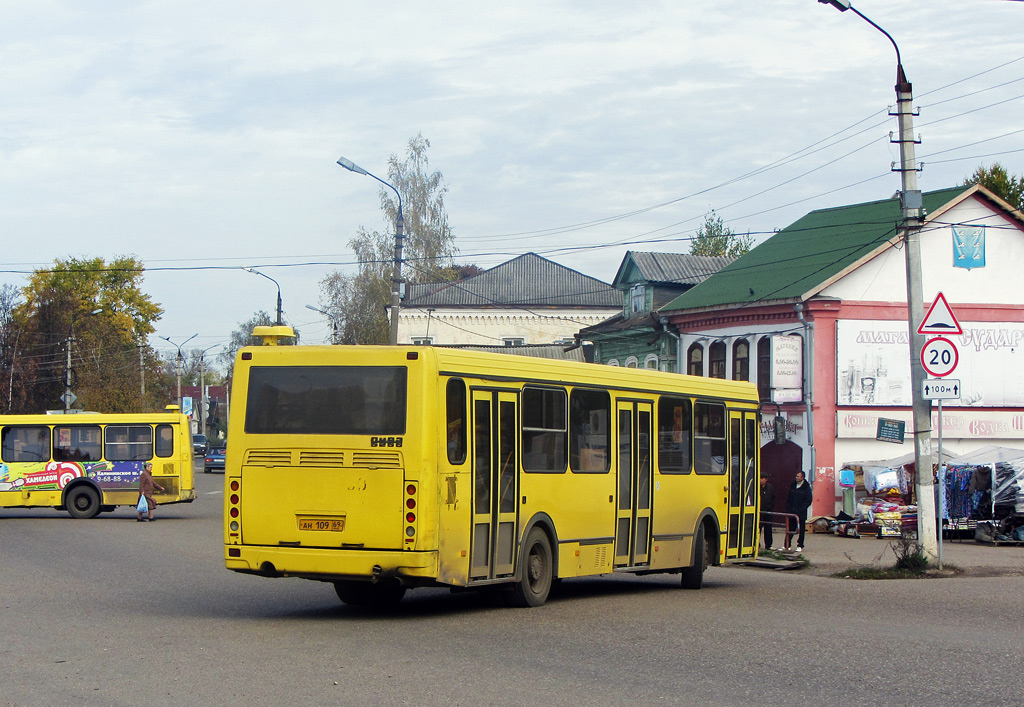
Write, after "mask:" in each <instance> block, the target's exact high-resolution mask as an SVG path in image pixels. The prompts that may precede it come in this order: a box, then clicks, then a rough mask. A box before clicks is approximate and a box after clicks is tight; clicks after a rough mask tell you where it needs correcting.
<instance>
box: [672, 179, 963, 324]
mask: <svg viewBox="0 0 1024 707" xmlns="http://www.w3.org/2000/svg"><path fill="white" fill-rule="evenodd" d="M970 188H971V187H954V188H951V189H942V190H939V191H933V192H928V193H926V194H923V195H922V196H923V199H924V207H925V212H926V213H930V212H933V211H937V210H938V209H939V208H940V207H942V206H943V205H945V204H947V203H949V202H950V201H951V200H953V199H954V198H955V197H957V196H958V195H960V194H962V193H963V192H965V191H967V190H968V189H970ZM900 220H901V211H900V202H899V199H886V200H884V201H872V202H868V203H866V204H854V205H852V206H840V207H836V208H832V209H820V210H818V211H812V212H810V213H809V214H807V215H806V216H804V217H802V218H801V219H799V220H798V221H796V222H795V223H793V224H791V225H789V226H787V227H786V228H784V229H783V230H781V231H779V232H778V233H776V234H775V235H774V236H772V237H771V238H769V239H768V240H767V241H765V242H764V243H762V244H761V245H759V246H757V247H756V248H754V249H753V250H751V251H750V252H749V253H747V254H746V255H743V256H741V257H740V258H738V259H737V260H735V261H733V262H732V263H731V264H729V265H727V266H725V267H724V268H722V269H721V270H719V271H718V272H717V273H715V274H714V275H712V276H711V277H709V278H708V279H706V280H704V281H703V282H702V283H700V284H699V285H697V286H696V287H694V288H693V289H691V290H688V291H687V292H684V293H683V294H681V295H679V297H676V298H675V299H674V300H672V301H671V302H669V303H668V304H666V305H665V306H664V307H662V308H661V310H660V311H662V312H668V311H672V310H676V311H678V310H683V309H687V310H692V309H704V308H717V307H723V306H728V305H750V304H760V303H767V302H775V301H780V300H781V301H800V300H803V299H806V298H807V297H809V296H811V295H813V294H814V293H815V292H816V291H817V290H819V289H820V288H821V287H822V286H824V285H825V284H827V283H828V282H829V281H830V280H831V279H832V278H833V277H835V276H836V275H837V274H839V273H840V272H842V271H843V270H845V269H846V268H848V267H849V266H851V265H853V264H854V263H856V262H858V261H859V260H860V259H862V258H864V257H865V256H867V255H869V254H871V253H872V252H874V251H875V250H877V249H878V248H880V247H881V246H883V245H885V244H886V243H887V242H888V241H889V240H891V239H892V238H894V237H895V236H896V235H897V225H898V223H899V222H900Z"/></svg>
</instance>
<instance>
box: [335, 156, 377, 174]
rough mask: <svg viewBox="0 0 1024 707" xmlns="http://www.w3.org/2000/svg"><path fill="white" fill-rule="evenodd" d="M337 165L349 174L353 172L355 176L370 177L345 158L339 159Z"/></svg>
mask: <svg viewBox="0 0 1024 707" xmlns="http://www.w3.org/2000/svg"><path fill="white" fill-rule="evenodd" d="M338 164H340V165H341V166H342V167H344V168H345V169H347V170H348V171H349V172H355V173H356V174H365V175H367V176H370V173H369V172H367V171H366V170H365V169H363V168H362V167H360V166H359V165H357V164H356V163H355V162H353V161H352V160H350V159H348V158H347V157H339V158H338Z"/></svg>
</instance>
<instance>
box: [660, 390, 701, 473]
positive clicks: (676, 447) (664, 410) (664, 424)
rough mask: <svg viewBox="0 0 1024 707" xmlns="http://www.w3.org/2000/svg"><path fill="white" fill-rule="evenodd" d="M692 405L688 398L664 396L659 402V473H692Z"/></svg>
mask: <svg viewBox="0 0 1024 707" xmlns="http://www.w3.org/2000/svg"><path fill="white" fill-rule="evenodd" d="M691 410H692V407H691V404H690V401H689V400H687V399H686V398H671V397H669V396H667V395H666V396H662V398H661V400H660V401H658V471H660V472H661V473H663V474H689V473H690V433H691V432H692V428H693V416H692V414H691Z"/></svg>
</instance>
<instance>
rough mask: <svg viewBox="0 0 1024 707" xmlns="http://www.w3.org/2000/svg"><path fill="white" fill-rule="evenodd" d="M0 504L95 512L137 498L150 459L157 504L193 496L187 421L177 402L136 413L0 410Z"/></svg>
mask: <svg viewBox="0 0 1024 707" xmlns="http://www.w3.org/2000/svg"><path fill="white" fill-rule="evenodd" d="M0 447H2V449H0V462H2V463H0V506H2V507H4V508H37V507H46V506H49V507H52V508H54V509H56V510H66V511H67V512H68V514H69V515H70V516H71V517H72V518H93V517H95V516H96V515H98V514H99V513H101V512H104V511H112V510H114V508H116V507H117V506H134V505H135V504H136V503H137V502H138V499H139V475H140V474H141V473H142V469H143V465H144V464H145V462H147V461H151V462H153V478H154V480H155V481H156V483H157V484H158V485H160V486H162V487H163V488H164V490H163V491H161V492H158V493H156V494H154V500H156V502H157V503H158V504H166V503H190V502H191V501H193V500H195V497H196V494H195V485H194V483H193V467H192V434H191V427H190V421H189V419H188V417H187V416H185V415H183V414H182V413H181V412H180V411H179V409H178V406H176V405H173V406H168V410H167V411H166V412H158V413H147V414H143V413H138V414H102V413H78V414H71V415H61V414H46V415H0Z"/></svg>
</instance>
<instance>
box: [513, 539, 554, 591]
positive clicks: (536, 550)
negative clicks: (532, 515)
mask: <svg viewBox="0 0 1024 707" xmlns="http://www.w3.org/2000/svg"><path fill="white" fill-rule="evenodd" d="M520 562H522V569H521V576H520V577H519V581H517V582H516V583H515V584H513V585H512V586H511V587H509V589H508V593H507V595H506V596H507V599H508V603H509V604H511V605H512V606H522V607H528V606H540V605H541V604H543V603H544V602H546V601H547V600H548V593H549V592H550V591H551V580H552V578H553V575H554V560H553V556H552V553H551V541H550V540H548V536H547V533H545V532H544V531H543V530H541V529H540V528H534V529H533V530H531V531H530V534H529V535H527V536H526V542H525V543H523V547H522V554H521V556H520Z"/></svg>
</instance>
